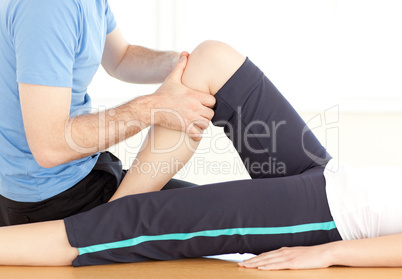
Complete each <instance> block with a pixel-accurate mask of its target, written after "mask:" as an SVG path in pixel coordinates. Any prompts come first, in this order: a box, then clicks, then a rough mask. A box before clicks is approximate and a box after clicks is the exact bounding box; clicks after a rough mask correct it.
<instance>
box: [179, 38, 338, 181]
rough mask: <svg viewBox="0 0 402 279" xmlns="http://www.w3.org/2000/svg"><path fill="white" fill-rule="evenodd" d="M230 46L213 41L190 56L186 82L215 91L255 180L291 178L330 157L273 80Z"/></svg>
mask: <svg viewBox="0 0 402 279" xmlns="http://www.w3.org/2000/svg"><path fill="white" fill-rule="evenodd" d="M244 61H245V57H244V56H242V55H241V54H239V53H238V52H237V51H235V50H234V49H233V48H231V47H230V46H228V45H226V44H224V43H221V42H215V41H207V42H204V43H202V44H201V45H200V46H198V47H197V48H196V49H195V50H194V52H193V53H192V54H191V55H190V59H189V62H188V65H187V68H186V71H185V72H184V75H183V79H182V80H183V83H184V84H185V85H187V86H188V87H192V88H194V89H198V90H201V91H206V90H209V91H208V92H210V93H211V94H213V95H215V98H216V105H215V116H214V118H213V119H212V122H213V123H214V125H216V126H221V127H223V128H224V131H225V133H226V135H227V136H228V137H229V138H230V139H231V141H232V142H233V145H234V147H235V148H236V150H237V151H238V153H239V155H240V157H241V158H242V160H243V162H244V165H245V166H246V168H247V170H248V172H249V174H250V175H251V177H252V178H268V177H278V176H289V175H295V174H299V173H302V172H304V171H305V170H307V169H309V168H312V167H315V166H319V165H321V166H322V165H325V164H326V163H327V162H328V161H329V159H330V158H331V157H330V155H329V154H328V153H327V152H326V150H325V148H324V147H323V146H322V145H321V144H320V142H319V141H318V140H317V138H316V137H315V136H314V134H313V133H312V132H311V130H310V129H309V128H308V127H307V125H306V124H305V122H304V121H303V120H302V119H301V117H300V116H299V115H298V113H297V112H296V111H295V110H294V109H293V107H292V106H291V105H290V104H289V102H288V101H287V100H286V99H285V98H284V97H283V96H282V94H281V93H280V92H279V91H278V90H277V89H276V87H275V86H274V85H273V84H272V83H271V82H270V81H269V79H268V78H267V77H266V76H265V75H264V74H263V73H262V72H261V71H260V70H259V69H258V68H257V67H256V66H255V65H254V64H253V63H252V62H251V61H250V60H249V59H247V60H246V61H245V62H244Z"/></svg>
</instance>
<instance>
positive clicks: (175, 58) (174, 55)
mask: <svg viewBox="0 0 402 279" xmlns="http://www.w3.org/2000/svg"><path fill="white" fill-rule="evenodd" d="M169 55H170V59H171V61H172V69H171V71H173V69H174V67H176V64H177V63H179V60H180V53H179V52H176V51H171V52H170V54H169Z"/></svg>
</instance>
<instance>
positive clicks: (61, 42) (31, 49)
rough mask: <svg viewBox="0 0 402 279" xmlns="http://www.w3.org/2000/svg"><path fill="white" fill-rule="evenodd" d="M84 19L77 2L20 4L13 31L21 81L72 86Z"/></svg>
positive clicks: (33, 0)
mask: <svg viewBox="0 0 402 279" xmlns="http://www.w3.org/2000/svg"><path fill="white" fill-rule="evenodd" d="M81 20H82V17H81V9H80V7H79V6H78V4H77V3H76V2H75V1H73V0H63V1H55V0H29V1H20V4H19V6H18V7H17V9H16V11H15V13H14V21H13V25H12V28H11V36H12V40H13V44H14V48H15V55H16V71H17V82H22V83H30V84H38V85H48V86H58V87H72V84H73V67H74V61H75V53H76V52H77V48H78V45H79V43H78V41H79V37H80V26H81V23H80V22H81Z"/></svg>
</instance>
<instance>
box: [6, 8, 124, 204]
mask: <svg viewBox="0 0 402 279" xmlns="http://www.w3.org/2000/svg"><path fill="white" fill-rule="evenodd" d="M115 26H116V21H115V19H114V16H113V14H112V12H111V10H110V7H109V4H108V2H107V0H1V1H0V98H1V101H0V194H1V195H3V196H5V197H6V198H9V199H12V200H16V201H22V202H36V201H42V200H45V199H47V198H49V197H52V196H54V195H57V194H59V193H61V192H63V191H65V190H67V189H68V188H70V187H72V186H73V185H75V184H76V183H77V182H79V181H80V180H82V179H83V178H84V177H85V176H86V175H87V174H88V173H89V172H90V171H91V170H92V168H93V167H94V165H95V163H96V161H97V159H98V154H94V155H93V156H89V157H87V158H83V159H80V160H76V161H73V162H70V163H66V164H63V165H60V166H57V167H54V168H42V167H40V166H39V165H38V163H37V162H36V161H35V159H34V157H33V156H32V153H31V151H30V149H29V147H28V143H27V140H26V136H25V132H24V127H23V121H22V114H21V106H20V100H19V92H18V82H21V83H29V84H38V85H48V86H59V87H70V88H72V98H71V109H70V114H74V115H75V114H77V113H80V112H82V111H89V110H90V108H91V99H90V97H89V95H88V94H87V87H88V85H89V84H90V82H91V80H92V78H93V76H94V75H95V72H96V71H97V69H98V67H99V65H100V62H101V59H102V53H103V49H104V44H105V38H106V34H108V33H110V32H111V31H113V29H114V28H115ZM43 102H46V100H43Z"/></svg>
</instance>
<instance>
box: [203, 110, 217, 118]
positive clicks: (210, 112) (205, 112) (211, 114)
mask: <svg viewBox="0 0 402 279" xmlns="http://www.w3.org/2000/svg"><path fill="white" fill-rule="evenodd" d="M201 115H202V116H203V117H205V118H206V119H208V120H211V119H212V118H213V117H214V115H215V111H214V110H212V109H210V108H205V109H204V110H203V112H202V113H201Z"/></svg>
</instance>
